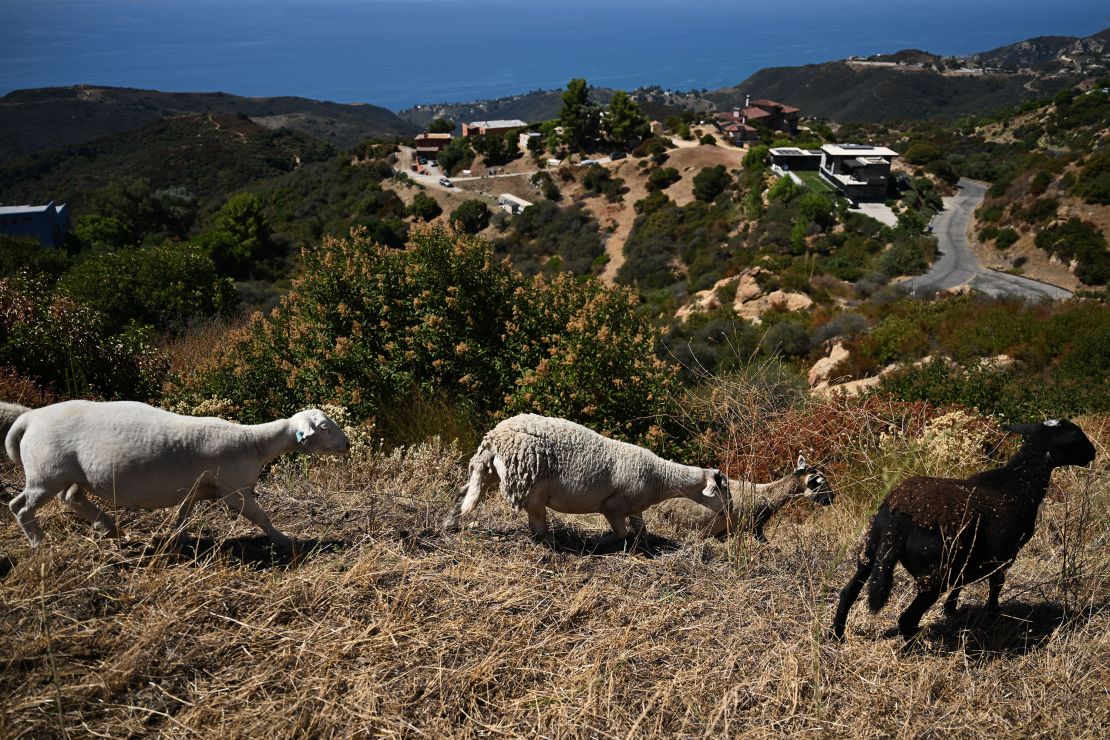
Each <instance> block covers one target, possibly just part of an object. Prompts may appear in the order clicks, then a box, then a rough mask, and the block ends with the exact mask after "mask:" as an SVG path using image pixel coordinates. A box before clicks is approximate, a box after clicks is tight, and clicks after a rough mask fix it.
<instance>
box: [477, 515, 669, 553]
mask: <svg viewBox="0 0 1110 740" xmlns="http://www.w3.org/2000/svg"><path fill="white" fill-rule="evenodd" d="M465 531H466V532H469V533H470V534H471V535H475V536H479V537H486V538H491V539H496V540H519V541H521V542H534V543H536V544H538V545H542V546H543V547H546V548H547V549H549V550H551V551H552V552H558V553H564V554H568V555H579V556H583V557H585V556H603V555H613V554H616V553H630V554H631V553H636V554H638V555H642V556H643V557H646V558H649V559H650V558H657V557H659V556H660V555H663V554H664V553H668V552H674V551H675V550H678V549H680V548H681V547H682V543H680V542H675V541H674V540H671V539H668V538H666V537H662V536H660V535H655V534H651V533H650V532H645V533H644V534H643V535H641V536H639V537H637V538H635V539H629V540H618V539H616V538H615V537H614V536H613V534H612V533H605V534H602V535H598V534H596V532H592V533H587V532H584V531H582V530H580V529H578V528H577V527H574V526H571V525H568V524H561V523H552V524H551V526H550V528H549V529H548V536H547V537H546V538H544V539H543V540H537V539H536V538H535V537H533V536H532V533H531V531H530V530H529V529H528V528H527V527H512V528H502V529H487V528H470V529H467V530H465Z"/></svg>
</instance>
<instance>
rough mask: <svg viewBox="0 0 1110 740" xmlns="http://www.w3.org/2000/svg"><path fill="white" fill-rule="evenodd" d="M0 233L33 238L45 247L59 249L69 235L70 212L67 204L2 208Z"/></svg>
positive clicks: (51, 202)
mask: <svg viewBox="0 0 1110 740" xmlns="http://www.w3.org/2000/svg"><path fill="white" fill-rule="evenodd" d="M0 232H3V233H5V234H11V235H12V236H33V237H35V238H36V239H38V240H39V244H41V245H42V246H44V247H57V246H60V245H61V243H62V242H63V241H65V238H66V234H68V233H69V211H67V210H66V207H65V204H64V203H63V204H62V205H60V206H55V205H54V201H50V202H49V203H47V204H46V205H44V206H0Z"/></svg>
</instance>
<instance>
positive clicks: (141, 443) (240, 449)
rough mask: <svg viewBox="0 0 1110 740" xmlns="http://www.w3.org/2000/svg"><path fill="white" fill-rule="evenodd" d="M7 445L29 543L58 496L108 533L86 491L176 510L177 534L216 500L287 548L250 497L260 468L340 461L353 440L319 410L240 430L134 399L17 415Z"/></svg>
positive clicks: (105, 519) (15, 504)
mask: <svg viewBox="0 0 1110 740" xmlns="http://www.w3.org/2000/svg"><path fill="white" fill-rule="evenodd" d="M5 446H6V448H7V452H8V456H9V457H10V458H11V459H12V460H13V461H14V462H15V463H16V464H17V465H22V466H23V472H24V475H25V477H26V480H27V483H26V488H24V489H23V492H22V493H21V494H19V495H18V496H16V497H15V498H14V499H12V502H11V504H10V507H11V510H12V513H14V514H15V517H16V520H17V521H18V522H19V526H20V527H22V528H23V533H24V534H26V535H27V539H28V540H30V541H31V544H32V546H38V545H39V544H41V543H42V540H43V531H42V528H41V527H40V526H39V524H38V522H37V521H36V520H35V510H36V509H38V508H39V507H40V506H42V505H43V504H44V503H46V502H47V501H48V500H49V499H50V497H51V496H55V495H57V496H58V498H59V499H61V501H62V502H63V503H64V504H65V505H66V506H67V507H69V508H70V509H71V510H72V511H73V512H75V513H76V514H77V515H79V516H81V517H82V518H84V519H86V520H88V521H89V522H91V523H92V525H93V527H94V529H96V530H98V531H100V532H103V533H105V534H109V535H114V534H115V532H116V527H115V522H114V521H113V520H112V518H111V517H110V516H108V515H107V514H105V513H104V512H102V511H101V510H100V509H99V508H97V507H96V506H95V505H94V504H93V503H92V502H91V501H89V499H88V498H87V497H86V492H89V493H92V494H94V495H95V496H96V497H98V498H100V499H101V500H103V501H111V502H115V503H117V504H122V505H124V506H137V507H141V508H144V509H160V508H166V507H170V506H180V509H179V510H178V516H177V528H178V529H180V527H181V526H182V525H183V524H184V523H185V521H186V520H187V519H188V516H189V512H190V511H191V510H192V507H193V504H194V503H195V502H197V501H203V500H210V499H219V500H221V501H223V502H224V503H225V504H226V505H227V506H228V507H229V508H231V509H232V510H233V511H236V512H238V513H240V514H242V515H243V516H245V517H246V518H247V519H249V520H251V521H252V522H254V523H255V524H257V525H258V526H259V527H261V528H262V529H264V530H265V531H266V534H267V535H269V537H270V540H271V541H272V542H273V543H274V545H276V546H277V547H279V548H281V549H288V548H289V547H290V546H291V545H292V542H291V540H290V539H289V538H288V537H286V536H285V535H283V534H282V533H281V532H279V531H277V530H276V529H275V528H274V527H273V525H272V524H270V519H269V518H268V517H267V516H266V514H265V512H263V511H262V509H261V508H260V507H259V506H258V503H257V502H256V501H255V500H254V486H255V484H256V483H257V482H258V476H259V474H260V473H261V472H262V467H263V466H264V465H265V464H266V463H267V462H269V461H270V460H273V459H274V458H276V457H277V456H279V455H282V454H285V453H287V452H294V451H300V452H307V453H312V454H340V453H343V452H346V451H347V449H348V448H349V446H350V443H349V442H348V440H347V436H346V435H345V434H344V433H343V430H342V429H340V428H339V426H338V425H337V424H336V423H335V422H334V421H332V420H331V419H329V418H328V417H327V416H326V415H325V414H324V413H323V412H322V411H319V410H317V409H309V410H307V411H302V412H300V413H299V414H295V415H294V416H292V417H290V418H288V419H280V420H278V421H272V422H269V423H267V424H256V425H253V426H245V425H242V424H234V423H232V422H230V421H225V420H224V419H217V418H214V417H192V416H181V415H178V414H173V413H170V412H169V411H163V410H162V409H158V408H154V407H153V406H148V405H146V404H143V403H135V402H131V401H115V402H108V403H98V402H94V401H65V402H63V403H57V404H54V405H52V406H45V407H43V408H40V409H35V410H33V411H28V412H27V413H25V414H23V415H22V416H20V417H19V418H18V419H16V421H15V424H14V425H13V426H12V428H11V431H10V432H9V433H8V436H7V439H6V440H5Z"/></svg>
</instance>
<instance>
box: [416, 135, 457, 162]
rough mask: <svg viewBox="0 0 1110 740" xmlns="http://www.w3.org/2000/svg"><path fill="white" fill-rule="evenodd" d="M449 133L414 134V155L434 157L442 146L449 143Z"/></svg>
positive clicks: (450, 137)
mask: <svg viewBox="0 0 1110 740" xmlns="http://www.w3.org/2000/svg"><path fill="white" fill-rule="evenodd" d="M452 138H453V137H452V136H451V134H429V133H427V132H425V133H423V134H417V135H416V156H418V157H425V158H427V159H435V158H436V157H438V156H439V153H440V152H441V151H443V149H444V147H446V146H447V145H448V144H450V143H451V139H452Z"/></svg>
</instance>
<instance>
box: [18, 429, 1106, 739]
mask: <svg viewBox="0 0 1110 740" xmlns="http://www.w3.org/2000/svg"><path fill="white" fill-rule="evenodd" d="M1085 428H1087V429H1089V430H1090V431H1092V432H1093V434H1092V437H1094V438H1096V440H1097V441H1096V443H1097V444H1098V445H1099V446H1100V456H1099V462H1098V465H1100V466H1101V467H1098V468H1096V469H1094V470H1089V471H1088V470H1085V471H1080V472H1069V471H1060V472H1058V473H1057V478H1056V481H1057V484H1058V485H1057V486H1056V491H1055V492H1054V493H1053V495H1052V496H1051V497H1050V499H1049V500H1048V501H1047V502H1046V504H1045V506H1044V508H1043V512H1042V519H1041V522H1040V526H1039V527H1038V530H1037V533H1036V535H1035V536H1034V538H1033V540H1032V541H1031V542H1030V543H1029V544H1028V545H1027V546H1026V548H1025V550H1024V551H1023V553H1022V555H1021V557H1020V559H1019V561H1018V563H1017V565H1016V566H1015V567H1014V568H1013V570H1012V571H1011V574H1010V577H1009V580H1008V582H1007V586H1006V588H1005V589H1004V591H1003V611H1004V615H1003V616H1002V617H1000V618H999V619H998V620H996V621H993V622H985V623H984V622H980V621H979V610H978V607H979V606H980V605H981V604H982V601H983V599H984V597H985V593H984V589H981V588H971V589H969V590H968V592H967V593H966V595H965V597H964V598H965V603H966V604H967V606H965V607H963V608H962V609H961V611H960V614H959V615H958V616H957V618H956V619H955V620H953V622H951V623H947V622H945V621H944V620H943V618H942V617H941V615H940V612H939V609H937V610H934V611H931V612H930V613H929V614H928V615H927V617H926V625H927V628H929V632H928V637H927V640H926V647H925V650H924V652H923V653H922V654H917V655H911V656H901V655H899V654H898V653H897V648H898V647H899V642H900V641H899V640H897V639H896V638H895V639H890V638H886V637H884V636H883V633H884V632H885V631H886V630H887V629H888V628H890V627H891V626H893V624H894V616H895V613H896V610H898V609H901V608H903V607H904V606H905V605H906V603H907V601H908V597H909V596H910V589H909V588H908V585H907V583H906V579H905V577H904V573H901V572H900V574H899V581H898V584H897V585H896V587H895V595H894V599H893V601H894V602H895V603H894V604H892V605H891V606H890V607H888V608H887V610H885V611H884V612H883V613H881V614H879V615H878V616H876V617H872V616H870V615H868V614H867V613H866V612H865V611H864V610H863V609H862V607H857V609H856V610H854V611H853V613H852V615H851V618H850V620H849V625H848V639H847V641H846V642H845V643H844V644H843V645H836V644H832V643H829V642H826V641H825V640H823V639H822V638H821V636H820V635H821V628H822V627H823V626H824V625H825V624H827V623H828V622H829V620H830V618H831V610H832V607H833V606H834V605H835V598H836V591H837V590H838V589H839V588H840V586H842V585H843V583H844V582H846V580H847V578H848V575H849V571H850V564H851V558H852V553H853V549H854V543H855V541H856V539H857V538H858V536H859V533H860V531H861V529H862V528H863V526H864V525H865V523H866V521H867V515H868V511H869V509H870V507H871V506H872V505H873V501H874V499H875V497H877V496H879V495H881V493H882V485H883V482H882V480H880V478H879V477H877V476H874V475H872V474H871V473H866V474H864V473H861V472H856V471H861V470H862V469H861V468H846V469H845V470H844V471H842V472H841V473H840V480H837V481H834V483H836V484H837V485H838V487H839V488H840V489H841V490H842V491H848V492H849V493H848V495H843V496H841V498H840V499H839V500H838V501H837V503H836V504H835V505H834V506H832V507H829V508H827V509H821V510H819V511H817V512H815V513H813V514H812V515H811V516H809V518H808V519H804V520H801V521H794V520H791V519H789V518H787V519H784V520H782V521H780V522H778V523H776V524H774V525H773V526H772V528H771V529H770V532H769V536H770V539H771V542H770V544H768V545H762V546H757V545H755V544H754V543H753V542H751V541H749V540H740V541H738V542H735V543H731V544H722V543H717V542H710V543H704V542H699V541H696V540H694V539H683V538H682V537H681V536H680V535H677V534H676V533H673V532H668V531H666V530H665V529H662V528H661V529H659V534H660V535H664V536H667V537H671V538H673V539H664V538H663V537H659V538H656V539H653V541H652V543H651V544H650V546H648V547H647V548H646V550H645V551H644V552H640V553H634V554H623V553H610V554H599V553H593V552H591V551H590V548H591V545H592V544H593V540H594V538H595V537H596V536H598V535H600V534H601V533H602V530H603V522H602V520H601V518H600V517H597V518H593V517H569V518H568V517H559V522H560V526H558V527H557V528H556V533H557V537H556V543H555V544H554V545H550V546H548V545H541V544H537V543H534V542H532V541H531V540H530V539H529V538H528V536H527V528H526V525H525V522H524V518H523V516H522V515H518V514H514V513H513V512H511V511H509V510H508V509H507V507H505V505H504V504H503V503H502V502H501V501H500V500H499V499H497V498H496V497H491V498H490V500H489V501H487V502H486V503H485V504H484V505H483V507H482V508H480V509H479V512H478V517H477V526H475V527H473V528H471V529H469V530H467V531H464V532H463V533H461V534H458V535H443V534H440V533H438V532H437V531H436V530H435V529H434V525H435V523H436V522H437V521H438V519H439V518H440V517H441V516H442V514H443V513H444V512H445V510H446V508H447V506H448V500H449V498H450V496H451V492H452V490H453V489H454V487H455V486H456V485H458V483H459V482H460V481H461V478H462V475H463V467H462V465H463V462H464V459H463V455H461V454H460V453H459V452H458V451H456V450H454V449H452V448H447V447H444V446H442V445H438V444H436V443H434V442H433V443H429V444H425V445H420V446H418V447H416V448H414V449H412V450H410V451H409V452H408V453H407V454H405V455H402V454H400V453H393V454H386V453H382V452H378V453H374V454H371V455H369V456H367V457H366V458H365V459H363V460H362V461H360V462H357V463H342V464H341V463H330V464H321V463H313V464H312V466H311V467H308V466H306V464H305V463H304V462H303V461H299V460H290V461H285V462H283V463H282V464H281V465H280V466H279V467H277V468H276V469H275V470H273V471H272V472H271V475H270V477H269V478H268V479H267V481H266V483H265V485H264V486H263V489H264V493H263V495H262V496H261V499H260V500H261V502H262V504H263V506H264V507H266V508H267V510H268V511H269V512H270V514H271V516H272V518H273V519H274V521H275V523H276V524H277V525H278V526H279V528H282V529H284V530H285V531H287V532H289V533H290V534H292V535H293V536H294V537H295V538H296V539H297V540H298V542H299V543H300V545H301V549H302V550H303V551H306V552H304V553H303V554H302V555H301V556H300V557H298V558H297V559H296V560H295V561H294V562H283V561H281V560H280V559H275V558H274V556H273V555H272V554H271V552H270V550H269V549H268V548H267V547H266V546H265V541H264V539H263V538H261V537H260V536H259V534H260V533H259V532H258V531H257V530H255V529H253V528H252V527H251V526H250V525H249V524H246V523H245V522H243V521H236V520H234V519H233V518H232V517H231V516H230V515H228V514H226V513H225V512H224V511H222V510H221V509H219V508H217V507H215V506H208V507H198V509H200V511H199V512H198V514H197V517H196V518H195V520H194V521H193V522H192V523H191V525H190V531H191V532H192V533H193V534H194V536H195V539H194V541H193V542H192V543H191V544H190V545H189V546H187V547H186V548H184V550H183V552H181V553H179V554H158V553H157V552H156V551H157V546H156V545H157V543H159V542H161V541H163V539H162V538H163V537H164V535H165V534H166V526H165V524H164V522H165V521H166V520H167V519H168V518H169V516H170V512H152V513H124V514H123V516H122V519H123V523H124V525H125V532H126V534H125V537H124V540H123V541H122V542H121V543H119V544H117V543H116V542H113V541H103V540H100V541H98V540H95V539H93V538H92V537H90V536H89V535H88V529H87V527H86V526H85V525H84V524H83V523H80V522H77V521H76V520H74V519H73V518H72V517H71V516H69V515H68V514H66V513H64V512H63V511H62V510H61V509H60V508H59V507H57V505H54V504H52V505H51V506H49V507H47V508H46V509H45V510H44V512H43V514H44V517H43V518H44V519H45V522H44V524H45V527H46V529H47V533H48V542H47V545H46V546H45V547H44V548H42V550H41V551H40V552H37V553H32V552H31V551H30V550H29V548H28V547H27V545H26V543H25V542H24V540H23V538H22V535H21V534H20V532H19V530H18V528H17V527H16V525H15V523H14V522H13V521H12V520H11V519H10V518H7V519H6V521H5V522H4V523H3V524H2V525H0V553H3V554H4V555H5V556H6V558H5V559H4V560H3V561H0V563H6V564H2V565H0V574H2V578H0V696H2V697H3V699H2V700H0V736H3V737H44V736H59V735H81V736H86V735H111V736H127V735H138V734H147V733H153V734H162V735H171V736H193V735H201V736H205V737H211V736H246V737H259V736H265V737H271V736H279V737H285V736H300V735H312V736H350V735H356V734H372V735H405V736H469V735H514V736H527V737H535V736H584V735H585V736H605V737H618V736H620V737H624V736H649V735H669V736H701V735H715V736H720V735H724V734H731V735H744V736H769V735H780V734H792V735H796V734H802V733H811V734H822V735H836V736H853V737H856V736H892V735H898V736H910V735H912V736H918V735H942V734H949V733H958V734H960V735H971V736H979V737H996V736H1024V735H1056V736H1068V737H1081V736H1103V735H1104V733H1105V728H1106V727H1107V726H1108V725H1110V697H1108V687H1110V667H1108V666H1110V614H1108V612H1107V610H1106V608H1105V607H1106V605H1107V603H1110V580H1108V578H1107V576H1108V575H1110V555H1108V554H1107V547H1106V544H1107V537H1108V535H1110V516H1108V513H1110V471H1108V469H1107V463H1106V449H1105V445H1106V443H1107V442H1108V441H1110V423H1108V422H1107V420H1106V419H1103V420H1100V421H1097V422H1096V421H1094V420H1088V421H1087V422H1085ZM5 478H6V479H8V480H11V477H10V471H9V472H7V473H5ZM152 543H153V544H152Z"/></svg>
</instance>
